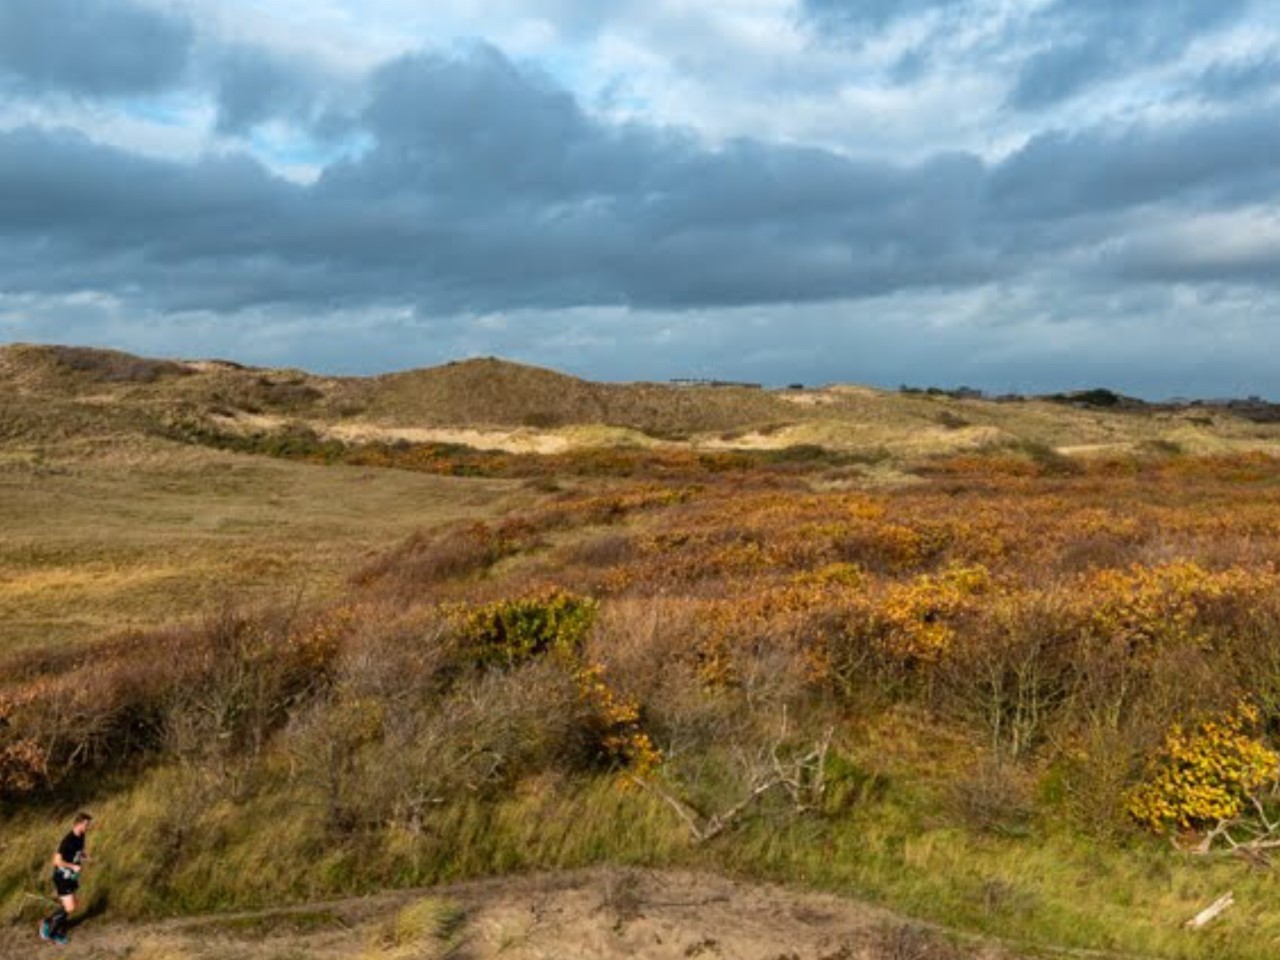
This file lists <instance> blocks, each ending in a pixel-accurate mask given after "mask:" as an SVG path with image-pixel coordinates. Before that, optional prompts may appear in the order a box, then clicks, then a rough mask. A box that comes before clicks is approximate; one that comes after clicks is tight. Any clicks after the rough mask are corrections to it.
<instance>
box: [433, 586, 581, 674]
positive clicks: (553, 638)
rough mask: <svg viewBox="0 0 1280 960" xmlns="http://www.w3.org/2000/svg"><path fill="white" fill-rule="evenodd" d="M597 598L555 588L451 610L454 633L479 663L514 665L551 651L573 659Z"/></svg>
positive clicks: (469, 656)
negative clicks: (511, 598) (593, 598)
mask: <svg viewBox="0 0 1280 960" xmlns="http://www.w3.org/2000/svg"><path fill="white" fill-rule="evenodd" d="M596 610H597V603H596V601H594V600H592V599H590V598H589V597H580V596H577V595H576V594H572V593H568V592H566V591H564V590H560V589H558V588H556V587H551V588H549V589H546V590H542V591H539V592H537V593H532V594H529V595H527V596H524V597H518V598H516V599H513V600H499V601H496V602H494V603H489V604H485V605H483V606H479V607H472V608H467V607H459V608H455V609H454V610H453V611H452V613H453V616H452V620H453V624H454V630H455V636H456V637H457V640H458V642H459V643H460V645H461V647H462V649H463V650H464V651H465V654H464V655H465V656H467V657H468V658H469V659H471V660H472V661H473V662H475V663H476V664H477V665H478V666H501V667H508V668H509V667H514V666H518V665H519V664H521V663H525V662H527V661H529V660H533V659H535V658H538V657H541V656H543V655H545V654H548V653H554V654H557V655H559V656H562V657H565V658H567V659H569V660H573V659H575V658H576V657H577V656H578V655H579V653H581V650H582V644H583V642H584V640H585V639H586V636H587V631H589V630H590V629H591V624H592V622H593V621H594V620H595V615H596Z"/></svg>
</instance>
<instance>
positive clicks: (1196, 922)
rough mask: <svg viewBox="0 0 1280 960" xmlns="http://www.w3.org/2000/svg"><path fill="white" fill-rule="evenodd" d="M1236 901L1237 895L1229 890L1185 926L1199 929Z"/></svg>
mask: <svg viewBox="0 0 1280 960" xmlns="http://www.w3.org/2000/svg"><path fill="white" fill-rule="evenodd" d="M1235 902H1236V901H1235V897H1234V896H1232V894H1231V892H1230V891H1228V892H1227V893H1224V894H1223V895H1222V896H1220V897H1219V898H1218V899H1217V900H1215V901H1213V903H1211V904H1209V906H1207V907H1205V908H1204V909H1203V910H1201V911H1200V912H1199V913H1197V914H1196V915H1195V916H1194V917H1192V918H1191V919H1190V920H1188V921H1187V922H1186V923H1184V924H1183V926H1184V927H1190V928H1191V929H1192V930H1199V929H1200V928H1201V927H1203V926H1204V925H1205V924H1206V923H1208V922H1209V921H1210V920H1212V919H1213V918H1214V917H1216V916H1218V914H1220V913H1222V912H1223V911H1224V910H1226V909H1227V908H1228V907H1229V906H1231V905H1232V904H1233V903H1235Z"/></svg>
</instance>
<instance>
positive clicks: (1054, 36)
mask: <svg viewBox="0 0 1280 960" xmlns="http://www.w3.org/2000/svg"><path fill="white" fill-rule="evenodd" d="M1246 8H1247V0H1126V2H1124V3H1115V2H1113V0H1053V2H1052V3H1050V4H1049V5H1048V6H1046V7H1044V8H1043V9H1041V10H1040V11H1038V12H1036V13H1035V14H1034V15H1032V16H1031V17H1030V19H1029V21H1028V23H1027V25H1026V28H1025V31H1026V32H1025V36H1026V38H1027V42H1029V43H1031V44H1034V45H1036V46H1038V47H1039V50H1038V51H1037V52H1035V53H1034V54H1032V55H1031V56H1030V57H1029V58H1028V59H1027V60H1026V62H1025V63H1024V64H1023V66H1022V68H1021V71H1020V72H1019V74H1018V77H1017V80H1016V82H1015V84H1014V86H1013V90H1012V91H1011V93H1010V95H1009V102H1010V104H1011V105H1012V106H1013V107H1015V108H1016V109H1019V110H1041V109H1044V108H1046V107H1049V106H1052V105H1054V104H1056V103H1059V102H1060V101H1063V100H1066V99H1068V98H1069V97H1072V96H1075V95H1076V94H1079V93H1081V92H1083V91H1084V90H1086V89H1087V88H1089V87H1090V86H1092V85H1093V84H1096V83H1098V82H1101V81H1104V80H1110V79H1114V78H1116V77H1119V76H1123V75H1125V74H1128V73H1131V72H1134V71H1136V70H1141V69H1144V68H1148V67H1151V66H1153V65H1156V64H1160V63H1164V62H1167V61H1169V60H1172V59H1175V58H1177V57H1179V56H1181V55H1182V53H1183V52H1184V51H1185V50H1186V48H1187V47H1188V46H1189V45H1190V43H1191V42H1192V41H1193V40H1195V39H1196V38H1198V37H1200V36H1203V35H1205V34H1208V33H1212V32H1214V31H1216V30H1219V29H1221V28H1223V27H1225V26H1227V25H1228V24H1230V23H1232V22H1234V21H1235V20H1237V19H1238V18H1239V17H1240V16H1241V15H1242V14H1243V13H1244V11H1245V10H1246Z"/></svg>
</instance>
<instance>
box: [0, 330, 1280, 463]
mask: <svg viewBox="0 0 1280 960" xmlns="http://www.w3.org/2000/svg"><path fill="white" fill-rule="evenodd" d="M0 390H3V391H4V394H5V397H6V401H5V403H4V405H3V407H0V445H4V444H10V445H11V444H13V443H14V442H18V441H23V440H25V441H28V442H39V441H41V440H45V441H50V442H54V443H59V444H65V443H69V442H79V443H80V444H81V445H83V444H84V442H85V441H87V440H88V439H89V438H96V439H97V440H98V441H99V442H101V441H104V440H108V439H110V440H114V441H116V442H121V441H130V442H153V441H155V440H157V439H169V440H172V439H175V438H178V439H182V440H185V441H187V442H210V441H218V440H219V438H222V439H224V440H225V438H226V437H227V436H228V435H232V436H245V435H251V436H255V437H259V438H262V437H270V436H273V435H282V434H293V435H296V434H297V433H298V432H299V431H305V432H307V433H308V434H310V435H314V436H315V437H317V438H319V439H321V440H334V441H337V442H339V443H342V444H350V443H352V442H356V443H360V442H368V441H385V442H409V443H447V444H454V445H458V444H461V445H464V446H469V447H474V448H480V449H496V450H508V451H524V452H544V453H545V452H562V451H565V450H571V449H581V448H590V447H597V448H599V447H617V446H636V445H642V446H653V445H655V444H656V445H661V446H665V447H666V448H668V449H691V450H748V451H749V450H783V449H786V448H789V447H801V446H806V447H819V448H823V449H827V450H832V451H840V452H845V453H852V454H858V455H862V456H875V457H876V458H880V459H883V458H889V459H901V458H904V457H905V458H911V457H920V456H934V455H946V454H952V453H958V452H967V451H973V450H991V449H1010V450H1019V449H1021V450H1026V449H1044V450H1051V451H1057V452H1059V453H1064V454H1068V455H1091V454H1108V453H1119V454H1123V453H1127V452H1134V451H1139V452H1140V451H1141V450H1143V449H1147V450H1149V451H1151V450H1156V451H1158V450H1163V451H1165V452H1170V451H1178V450H1181V451H1185V452H1191V453H1213V452H1232V451H1234V452H1241V451H1247V450H1276V449H1280V423H1276V422H1273V421H1274V420H1275V418H1274V417H1272V416H1271V413H1270V407H1268V406H1267V405H1265V404H1263V405H1261V406H1260V405H1259V404H1257V403H1248V404H1244V405H1243V406H1241V405H1234V406H1232V405H1216V406H1207V405H1201V404H1183V405H1178V406H1169V405H1164V406H1161V405H1149V404H1144V403H1142V402H1141V401H1135V400H1132V399H1131V398H1123V397H1121V396H1120V395H1118V394H1114V393H1112V392H1110V391H1106V390H1093V391H1082V392H1078V393H1074V394H1058V395H1053V396H1051V397H1045V398H1025V399H1023V398H1020V399H1018V400H1016V401H1013V402H1009V401H1007V400H1006V401H1004V402H997V401H994V400H989V399H982V398H978V397H975V396H972V395H970V394H968V393H963V392H962V393H960V394H948V393H944V392H943V391H898V392H891V391H882V390H875V389H871V388H867V387H855V386H847V385H832V386H828V387H822V388H817V389H809V390H794V389H791V390H764V389H752V388H749V387H742V386H732V385H730V386H676V385H670V384H655V383H594V382H591V381H587V380H582V379H579V378H576V377H571V376H567V375H565V374H561V373H557V372H554V371H551V370H545V369H541V368H538V367H532V366H526V365H523V364H517V363H511V362H508V361H503V360H497V359H479V360H465V361H459V362H454V363H447V364H444V365H442V366H438V367H432V368H428V369H421V370H410V371H405V372H401V373H391V374H385V375H382V376H377V377H367V378H361V377H326V376H317V375H313V374H309V373H306V372H304V371H300V370H292V369H267V368H253V367H246V366H242V365H240V364H235V363H230V362H227V361H216V360H204V361H181V360H155V359H147V358H141V357H135V356H132V355H129V354H124V353H119V352H115V351H106V350H91V349H87V348H78V347H62V346H30V345H12V346H8V347H3V348H0ZM1099 398H1102V399H1101V400H1099ZM1103 401H1106V402H1103ZM1264 407H1266V409H1263V408H1264ZM1268 421H1272V422H1268ZM175 424H177V425H179V426H178V428H177V429H175ZM224 445H225V444H224Z"/></svg>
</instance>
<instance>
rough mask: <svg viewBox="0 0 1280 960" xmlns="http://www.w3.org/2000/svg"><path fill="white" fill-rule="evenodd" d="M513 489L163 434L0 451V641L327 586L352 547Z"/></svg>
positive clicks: (323, 590) (346, 563) (484, 509)
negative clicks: (125, 446) (190, 442)
mask: <svg viewBox="0 0 1280 960" xmlns="http://www.w3.org/2000/svg"><path fill="white" fill-rule="evenodd" d="M522 498H523V500H524V501H527V500H528V498H529V495H528V494H526V493H521V492H520V491H519V490H518V489H517V488H516V487H515V486H514V485H513V484H511V483H510V482H505V481H472V482H463V481H459V480H454V479H451V478H444V477H433V476H428V475H423V474H414V473H407V472H401V471H377V470H365V469H358V468H353V467H335V468H325V467H317V466H311V465H308V464H301V463H291V462H287V461H279V460H265V459H255V458H251V457H245V456H237V455H233V454H223V453H217V452H212V451H209V452H204V451H196V450H190V449H183V448H177V447H171V448H169V449H165V448H163V447H153V448H149V449H147V448H139V449H132V450H123V451H114V452H109V453H106V454H103V453H99V454H97V455H95V456H93V457H92V458H76V459H68V460H61V459H59V460H56V461H55V460H50V459H48V458H43V457H42V458H41V460H40V463H39V464H38V465H33V463H32V462H31V460H30V459H27V460H25V461H24V460H22V459H19V458H17V457H11V458H10V459H9V460H8V461H7V462H4V461H0V530H3V533H4V535H3V538H0V651H5V650H14V649H18V648H23V647H41V646H51V645H53V646H56V645H59V644H64V643H75V642H80V641H84V640H88V639H91V638H94V637H98V636H101V635H103V634H106V633H111V632H114V631H118V630H123V629H145V628H148V627H151V626H157V625H161V624H169V623H174V622H178V621H182V620H184V619H187V618H191V617H194V616H197V615H199V614H200V613H201V612H202V611H204V610H207V609H208V608H210V607H211V606H216V605H217V604H219V603H220V602H223V601H225V600H226V599H228V598H236V599H237V600H238V601H239V602H248V603H254V602H258V601H266V600H267V599H270V598H280V597H291V596H299V597H302V598H305V599H306V600H308V601H317V600H322V599H324V598H326V597H329V596H332V595H333V594H334V592H335V591H336V590H337V589H338V588H339V587H340V586H341V585H342V584H343V582H344V580H345V577H346V576H347V575H348V574H349V572H350V568H351V563H352V558H353V557H359V556H360V555H361V554H362V553H363V552H365V551H368V550H374V549H378V548H381V547H382V546H384V545H385V544H386V543H388V542H390V541H394V540H395V539H397V538H399V537H401V536H403V535H404V534H405V532H406V531H409V530H413V529H415V528H418V527H431V526H435V525H438V524H440V523H442V522H445V521H448V520H456V519H459V518H475V519H482V518H484V517H487V516H490V515H492V514H494V513H495V512H497V511H499V510H501V509H503V508H505V507H508V506H510V505H512V504H515V503H519V502H522Z"/></svg>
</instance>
